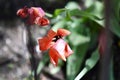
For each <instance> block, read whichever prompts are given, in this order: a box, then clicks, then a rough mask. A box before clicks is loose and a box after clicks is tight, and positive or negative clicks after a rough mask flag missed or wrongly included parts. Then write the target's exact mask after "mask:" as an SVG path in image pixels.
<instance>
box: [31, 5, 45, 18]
mask: <svg viewBox="0 0 120 80" xmlns="http://www.w3.org/2000/svg"><path fill="white" fill-rule="evenodd" d="M31 9H32V10H33V14H34V16H39V17H41V18H42V17H44V16H45V12H44V11H43V9H42V8H40V7H31Z"/></svg>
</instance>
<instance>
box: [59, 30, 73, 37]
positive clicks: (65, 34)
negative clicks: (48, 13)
mask: <svg viewBox="0 0 120 80" xmlns="http://www.w3.org/2000/svg"><path fill="white" fill-rule="evenodd" d="M70 33H71V32H70V31H68V30H66V29H58V30H57V35H60V36H62V37H63V36H67V35H69V34H70Z"/></svg>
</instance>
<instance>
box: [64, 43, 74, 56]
mask: <svg viewBox="0 0 120 80" xmlns="http://www.w3.org/2000/svg"><path fill="white" fill-rule="evenodd" d="M65 51H66V53H65V57H68V56H70V55H71V54H72V53H73V51H72V50H71V48H70V46H69V45H68V44H66V46H65Z"/></svg>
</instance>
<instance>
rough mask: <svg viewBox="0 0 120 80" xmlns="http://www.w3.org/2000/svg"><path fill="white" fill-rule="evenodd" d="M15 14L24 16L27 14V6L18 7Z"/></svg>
mask: <svg viewBox="0 0 120 80" xmlns="http://www.w3.org/2000/svg"><path fill="white" fill-rule="evenodd" d="M17 15H18V16H20V17H21V18H26V17H27V16H28V9H27V8H23V9H19V10H18V11H17Z"/></svg>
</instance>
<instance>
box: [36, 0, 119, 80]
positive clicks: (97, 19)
mask: <svg viewBox="0 0 120 80" xmlns="http://www.w3.org/2000/svg"><path fill="white" fill-rule="evenodd" d="M84 2H85V5H84V7H85V8H84V9H82V7H80V6H79V4H78V3H76V2H73V1H72V2H69V3H67V4H66V6H65V7H64V8H62V9H56V10H55V11H54V13H53V14H49V13H46V15H47V16H48V17H49V18H50V20H51V24H50V25H51V26H52V27H51V28H52V29H53V30H55V31H56V30H57V29H59V28H65V29H67V30H69V31H70V32H71V33H72V34H71V35H69V36H68V37H66V38H65V39H66V41H67V42H68V43H69V44H70V46H71V48H72V49H73V51H74V53H73V54H72V55H71V56H70V57H69V58H68V59H67V62H66V64H64V63H63V62H60V63H59V65H58V68H54V69H53V70H52V71H53V72H51V74H55V73H57V72H58V71H60V68H62V66H66V80H74V79H75V80H79V79H81V78H82V77H83V76H84V75H85V74H86V73H87V72H88V71H90V70H91V69H92V68H93V67H94V66H95V65H96V63H97V62H98V61H99V56H100V55H99V50H98V48H99V45H98V39H99V34H100V32H101V30H102V29H103V28H104V6H103V2H102V1H98V0H85V1H84ZM114 5H116V6H117V7H116V8H115V9H114V7H112V8H113V9H112V10H113V12H114V13H113V15H112V16H111V18H112V20H111V26H110V28H111V32H113V34H115V35H116V36H118V37H120V31H119V30H120V26H119V21H120V19H119V17H120V14H119V13H120V3H119V2H118V1H117V0H116V1H114V4H113V6H114ZM89 50H91V51H90V53H91V57H89V58H88V59H85V56H86V55H87V53H88V51H89ZM48 61H49V58H48V56H46V55H44V58H43V59H42V60H41V61H40V63H39V65H38V69H37V73H40V72H41V70H42V68H43V67H44V66H45V64H46V63H47V62H48ZM84 61H85V66H84V68H82V66H83V62H84ZM49 65H50V64H49ZM78 73H79V75H78ZM77 75H78V76H77ZM76 76H77V77H76ZM75 77H76V78H75Z"/></svg>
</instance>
